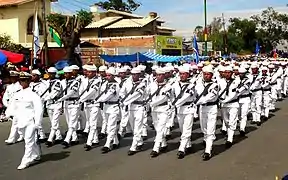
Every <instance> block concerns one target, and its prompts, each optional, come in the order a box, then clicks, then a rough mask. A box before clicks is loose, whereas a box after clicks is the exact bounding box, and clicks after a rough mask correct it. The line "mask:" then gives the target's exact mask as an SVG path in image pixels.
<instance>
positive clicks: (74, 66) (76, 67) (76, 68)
mask: <svg viewBox="0 0 288 180" xmlns="http://www.w3.org/2000/svg"><path fill="white" fill-rule="evenodd" d="M70 68H71V69H72V70H79V67H78V66H77V65H71V66H70Z"/></svg>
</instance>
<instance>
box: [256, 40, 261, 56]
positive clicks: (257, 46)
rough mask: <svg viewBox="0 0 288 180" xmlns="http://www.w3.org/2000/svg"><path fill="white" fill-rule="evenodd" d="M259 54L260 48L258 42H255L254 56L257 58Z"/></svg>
mask: <svg viewBox="0 0 288 180" xmlns="http://www.w3.org/2000/svg"><path fill="white" fill-rule="evenodd" d="M259 53H260V46H259V43H258V41H256V47H255V54H256V56H258V55H259Z"/></svg>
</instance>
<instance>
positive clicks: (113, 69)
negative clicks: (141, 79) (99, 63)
mask: <svg viewBox="0 0 288 180" xmlns="http://www.w3.org/2000/svg"><path fill="white" fill-rule="evenodd" d="M106 74H111V75H114V76H115V75H116V74H117V73H116V69H115V68H114V67H109V68H108V69H107V70H106Z"/></svg>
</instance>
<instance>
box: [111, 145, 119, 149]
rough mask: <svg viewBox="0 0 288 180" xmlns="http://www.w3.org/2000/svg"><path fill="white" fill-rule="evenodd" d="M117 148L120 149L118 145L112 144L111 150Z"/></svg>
mask: <svg viewBox="0 0 288 180" xmlns="http://www.w3.org/2000/svg"><path fill="white" fill-rule="evenodd" d="M119 147H120V145H119V144H113V145H112V148H113V149H118V148H119Z"/></svg>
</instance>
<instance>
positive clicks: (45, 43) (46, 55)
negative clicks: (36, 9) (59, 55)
mask: <svg viewBox="0 0 288 180" xmlns="http://www.w3.org/2000/svg"><path fill="white" fill-rule="evenodd" d="M42 19H43V35H44V46H43V50H44V56H43V57H44V63H45V65H47V64H48V42H47V19H46V0H42Z"/></svg>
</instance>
